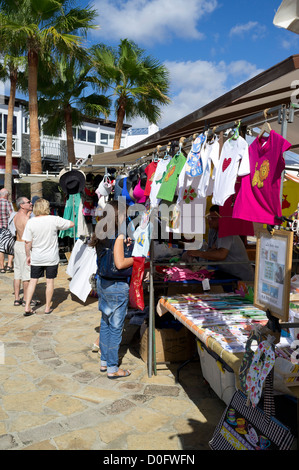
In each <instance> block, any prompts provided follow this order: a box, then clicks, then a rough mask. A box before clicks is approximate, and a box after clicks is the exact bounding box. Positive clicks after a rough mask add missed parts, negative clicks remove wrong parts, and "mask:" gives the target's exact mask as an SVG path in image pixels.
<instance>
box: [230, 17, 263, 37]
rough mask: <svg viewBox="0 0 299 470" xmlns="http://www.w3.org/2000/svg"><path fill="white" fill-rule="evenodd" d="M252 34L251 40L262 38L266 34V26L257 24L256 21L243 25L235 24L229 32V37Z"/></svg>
mask: <svg viewBox="0 0 299 470" xmlns="http://www.w3.org/2000/svg"><path fill="white" fill-rule="evenodd" d="M249 32H250V33H252V39H257V38H260V37H262V36H263V35H264V34H265V32H266V26H264V25H261V24H259V23H258V22H257V21H248V23H245V24H237V25H236V26H234V27H233V28H232V29H231V30H230V33H229V35H230V36H244V34H246V33H249Z"/></svg>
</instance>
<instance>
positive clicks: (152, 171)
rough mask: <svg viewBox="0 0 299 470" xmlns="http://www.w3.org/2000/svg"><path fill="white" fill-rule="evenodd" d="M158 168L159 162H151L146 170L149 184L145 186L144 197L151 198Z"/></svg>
mask: <svg viewBox="0 0 299 470" xmlns="http://www.w3.org/2000/svg"><path fill="white" fill-rule="evenodd" d="M157 166H158V162H151V163H150V164H149V165H148V166H147V167H146V169H145V170H144V172H145V174H146V176H147V182H146V185H145V190H144V195H145V196H149V195H150V193H151V188H152V182H153V180H154V176H155V172H156V169H157Z"/></svg>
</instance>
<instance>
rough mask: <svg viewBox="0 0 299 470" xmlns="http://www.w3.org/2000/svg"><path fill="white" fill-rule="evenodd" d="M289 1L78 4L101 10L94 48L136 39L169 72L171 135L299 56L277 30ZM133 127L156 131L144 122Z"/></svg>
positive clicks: (296, 45) (106, 0)
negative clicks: (199, 112) (186, 120)
mask: <svg viewBox="0 0 299 470" xmlns="http://www.w3.org/2000/svg"><path fill="white" fill-rule="evenodd" d="M281 2H282V0H238V1H235V0H77V5H79V6H82V7H83V6H86V5H87V4H88V5H90V6H91V7H93V8H95V9H96V10H97V11H98V18H97V20H96V23H97V24H98V25H99V28H98V29H97V30H95V31H93V32H91V33H89V34H88V37H87V43H86V45H87V46H91V45H92V44H95V43H100V42H103V43H105V44H108V45H111V46H117V45H118V44H119V41H120V39H124V38H128V39H132V40H134V41H135V42H136V43H137V44H138V46H139V47H141V48H143V49H144V50H145V52H146V54H148V55H151V56H153V57H155V58H157V59H159V60H160V61H161V62H162V63H164V64H165V65H166V66H167V68H168V70H169V72H170V79H171V89H170V98H171V100H172V103H171V104H170V105H168V106H166V107H163V108H162V118H161V120H160V122H159V123H158V124H159V127H160V128H163V127H165V126H167V125H169V124H172V123H173V122H175V121H177V120H178V119H181V118H183V117H184V116H186V115H188V114H189V113H191V112H193V111H195V110H196V109H198V108H200V107H202V106H203V105H205V104H207V103H209V102H210V101H212V100H214V99H215V98H217V97H219V96H221V95H223V94H224V93H226V92H227V91H229V90H230V89H232V88H234V87H236V86H238V85H239V84H241V83H244V82H245V81H247V80H248V79H250V78H252V77H253V76H255V75H257V74H258V73H260V72H262V71H263V70H266V69H268V68H269V67H272V66H273V65H275V64H277V63H279V62H280V61H282V60H284V59H286V58H288V57H289V56H291V55H293V54H296V53H298V52H299V35H296V34H295V33H292V32H290V31H287V30H285V29H280V28H277V27H276V26H274V25H273V19H274V16H275V13H276V11H277V9H278V8H279V6H280V4H281ZM4 87H5V93H4V94H9V89H8V88H7V89H6V84H4ZM110 118H111V119H112V120H114V119H115V116H114V115H111V116H110ZM130 124H132V125H133V126H134V127H144V126H147V125H148V123H146V122H144V121H142V120H140V119H136V120H135V121H134V122H132V121H131V122H130Z"/></svg>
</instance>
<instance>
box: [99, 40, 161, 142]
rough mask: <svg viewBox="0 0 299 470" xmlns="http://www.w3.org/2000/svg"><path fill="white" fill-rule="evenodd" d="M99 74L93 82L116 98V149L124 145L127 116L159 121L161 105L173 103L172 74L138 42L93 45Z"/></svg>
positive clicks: (128, 117)
mask: <svg viewBox="0 0 299 470" xmlns="http://www.w3.org/2000/svg"><path fill="white" fill-rule="evenodd" d="M91 52H92V56H93V59H94V68H95V71H96V76H94V77H93V84H94V85H95V86H97V88H98V89H100V90H103V91H105V92H107V91H108V90H112V93H113V94H112V96H114V99H115V114H116V127H115V137H114V143H113V149H119V148H120V142H121V133H122V128H123V123H124V119H125V117H126V119H131V118H134V117H137V116H139V117H142V118H144V119H147V120H148V121H149V122H150V123H152V124H157V123H158V120H159V118H160V117H161V110H160V107H161V105H165V104H169V103H170V99H169V97H168V96H167V93H168V90H169V73H168V70H167V69H166V67H165V66H164V65H163V64H161V63H160V62H159V61H158V60H156V59H154V58H152V57H150V56H145V55H144V51H143V50H142V49H140V48H139V47H138V46H137V44H135V43H134V42H133V41H130V40H128V39H122V40H121V41H120V44H119V46H118V48H117V49H114V48H112V47H108V46H106V45H105V44H98V45H96V46H93V47H92V48H91Z"/></svg>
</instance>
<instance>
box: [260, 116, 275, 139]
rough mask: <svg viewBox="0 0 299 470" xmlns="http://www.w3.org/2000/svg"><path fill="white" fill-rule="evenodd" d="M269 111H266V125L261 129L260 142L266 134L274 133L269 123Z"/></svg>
mask: <svg viewBox="0 0 299 470" xmlns="http://www.w3.org/2000/svg"><path fill="white" fill-rule="evenodd" d="M267 111H268V110H267V109H265V111H264V116H265V119H266V121H265V122H264V124H263V125H262V127H261V131H260V133H259V140H261V138H262V137H263V135H264V134H265V133H268V134H270V132H271V131H272V129H271V126H270V124H269V122H268V121H267Z"/></svg>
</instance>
